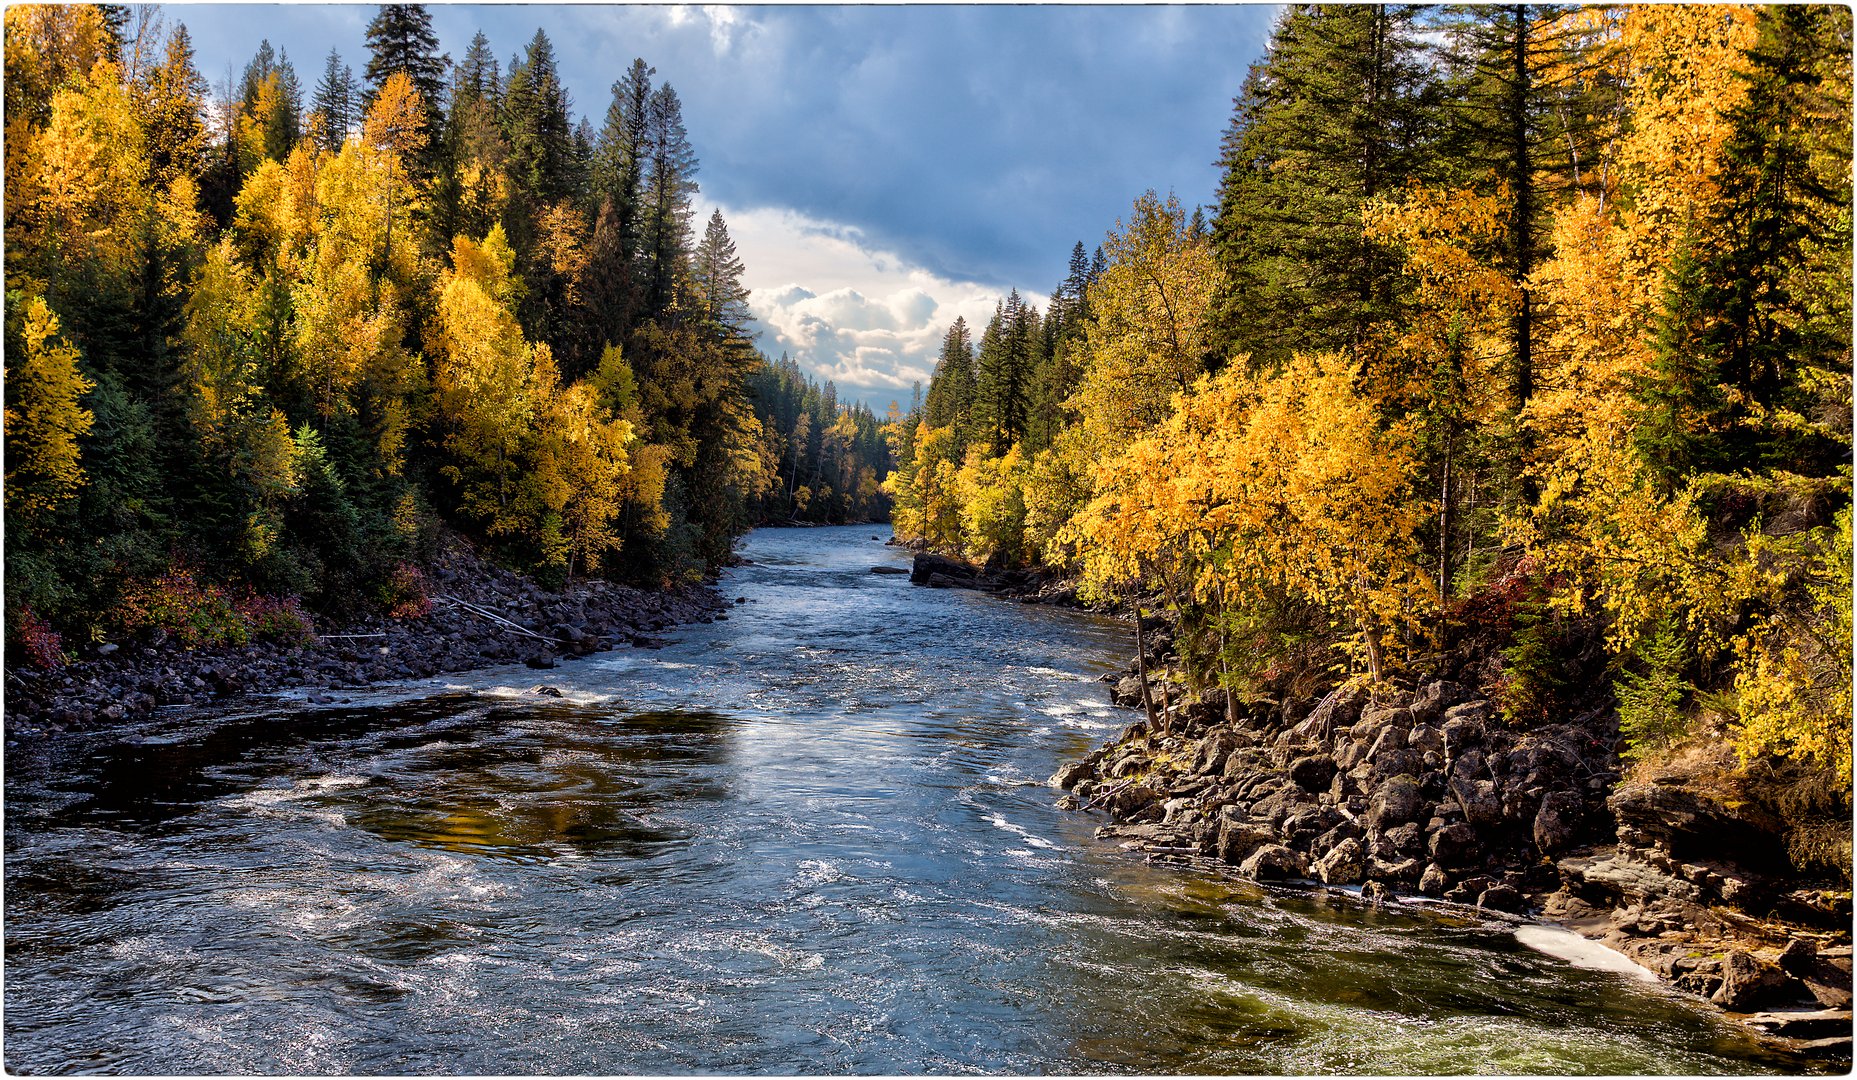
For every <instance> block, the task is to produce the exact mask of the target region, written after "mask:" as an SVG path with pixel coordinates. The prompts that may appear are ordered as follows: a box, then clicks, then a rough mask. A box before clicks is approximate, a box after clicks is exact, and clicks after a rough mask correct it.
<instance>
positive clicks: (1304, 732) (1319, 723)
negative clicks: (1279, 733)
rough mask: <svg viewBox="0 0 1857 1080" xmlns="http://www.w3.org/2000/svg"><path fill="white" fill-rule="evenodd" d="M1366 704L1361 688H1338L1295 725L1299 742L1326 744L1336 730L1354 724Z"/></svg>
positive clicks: (1363, 689) (1365, 697)
mask: <svg viewBox="0 0 1857 1080" xmlns="http://www.w3.org/2000/svg"><path fill="white" fill-rule="evenodd" d="M1366 703H1367V690H1366V688H1365V687H1361V686H1347V685H1344V686H1339V687H1336V688H1335V690H1334V691H1332V692H1331V693H1330V694H1329V695H1328V696H1327V697H1325V698H1323V699H1322V700H1321V701H1319V702H1317V703H1316V706H1315V708H1314V709H1311V710H1310V711H1309V715H1308V717H1307V718H1305V719H1303V720H1302V721H1301V722H1300V723H1298V724H1296V726H1295V731H1296V734H1297V735H1298V737H1299V739H1300V741H1304V742H1316V743H1326V742H1328V741H1329V740H1330V739H1332V738H1333V737H1334V734H1335V732H1336V730H1338V729H1340V728H1344V727H1347V726H1348V725H1349V724H1352V723H1354V721H1355V719H1356V718H1358V717H1359V716H1360V713H1361V706H1363V705H1365V704H1366Z"/></svg>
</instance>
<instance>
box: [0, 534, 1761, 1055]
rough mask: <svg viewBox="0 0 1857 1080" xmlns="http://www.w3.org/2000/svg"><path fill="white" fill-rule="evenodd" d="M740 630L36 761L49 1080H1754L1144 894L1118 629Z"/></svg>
mask: <svg viewBox="0 0 1857 1080" xmlns="http://www.w3.org/2000/svg"><path fill="white" fill-rule="evenodd" d="M747 554H748V555H749V557H750V558H751V559H753V560H754V563H753V565H750V566H746V567H743V568H741V569H738V570H736V571H733V572H732V573H731V574H730V576H729V577H728V578H727V579H726V580H725V582H724V585H723V588H724V590H725V592H727V594H728V595H729V596H731V597H736V596H740V597H743V598H745V600H746V601H747V602H745V603H743V604H740V605H738V606H737V607H736V608H735V610H734V611H733V613H732V618H731V619H730V620H729V621H727V622H721V623H716V624H714V625H711V626H700V627H690V628H687V629H685V630H682V631H679V633H678V638H679V639H680V640H679V642H678V643H677V644H675V645H673V646H671V647H669V648H666V649H663V650H661V651H655V652H621V653H614V654H609V655H605V656H601V657H597V658H593V659H589V660H585V661H580V662H578V663H575V664H570V665H566V666H564V667H562V668H560V669H558V670H556V671H551V672H548V673H547V674H546V678H547V681H548V683H549V684H550V685H551V686H553V687H554V688H556V689H557V690H559V691H560V693H561V695H562V696H561V697H559V698H554V697H545V696H539V695H536V694H534V693H531V692H530V691H531V689H532V688H533V687H534V686H535V682H534V679H535V675H534V673H532V672H528V671H526V670H521V669H502V670H492V671H485V672H480V673H477V674H475V675H472V676H469V677H462V678H457V679H454V680H452V683H453V684H454V685H452V686H450V687H449V688H441V687H432V686H426V687H422V688H415V689H413V690H409V691H406V692H404V693H402V694H401V695H400V697H399V699H398V700H389V699H386V698H383V699H381V700H380V701H378V702H376V703H375V704H371V705H367V706H365V707H362V706H350V707H346V708H342V709H336V710H308V709H304V708H301V707H284V706H278V707H274V708H255V707H252V706H247V714H246V715H233V714H227V715H222V716H220V717H218V718H216V719H212V720H211V721H210V722H208V721H207V720H206V719H204V718H202V717H201V716H200V715H199V714H197V713H192V714H184V715H179V716H171V717H168V718H166V719H164V720H162V721H158V722H151V723H148V724H146V725H144V726H142V727H141V728H139V729H138V730H136V731H134V732H132V733H131V734H130V735H129V736H128V737H127V738H116V737H112V738H102V737H99V738H97V739H95V740H93V741H91V742H88V743H75V744H72V745H71V746H70V747H67V748H65V749H64V750H62V751H59V752H57V753H54V754H52V755H50V756H48V757H46V758H44V759H43V760H34V761H30V762H16V761H9V763H8V768H9V775H8V776H7V781H8V785H7V793H8V799H7V807H6V844H7V859H6V866H5V872H6V1014H5V1023H6V1055H7V1065H8V1066H9V1067H10V1068H12V1069H14V1070H15V1071H21V1072H35V1073H37V1072H73V1071H87V1072H135V1073H164V1072H186V1073H219V1072H244V1073H269V1072H294V1073H329V1072H366V1073H422V1072H437V1073H484V1072H497V1073H608V1074H610V1073H624V1072H645V1073H680V1072H769V1071H773V1072H786V1071H795V1070H797V1071H805V1072H862V1073H920V1072H976V1071H983V1072H1141V1073H1156V1072H1161V1073H1164V1072H1196V1073H1260V1072H1261V1073H1269V1072H1287V1073H1305V1072H1373V1073H1440V1072H1442V1073H1458V1072H1547V1073H1632V1072H1691V1073H1711V1072H1712V1073H1742V1072H1758V1071H1771V1070H1775V1069H1782V1070H1783V1069H1794V1068H1797V1067H1798V1065H1797V1063H1795V1062H1791V1061H1789V1060H1787V1059H1785V1058H1782V1057H1778V1056H1775V1055H1772V1054H1768V1053H1765V1052H1763V1051H1762V1050H1761V1049H1760V1048H1759V1047H1758V1046H1756V1045H1755V1044H1754V1043H1753V1042H1751V1041H1750V1040H1748V1039H1747V1038H1745V1037H1744V1036H1743V1035H1741V1034H1740V1033H1739V1032H1738V1031H1737V1030H1736V1029H1733V1028H1731V1027H1729V1026H1728V1025H1726V1024H1724V1023H1722V1022H1721V1021H1720V1020H1718V1019H1717V1018H1716V1017H1714V1016H1712V1015H1710V1014H1709V1013H1708V1012H1706V1011H1704V1010H1703V1009H1701V1008H1700V1007H1697V1006H1695V1005H1693V1004H1691V1003H1689V1002H1686V1001H1684V1000H1681V999H1679V998H1676V997H1674V996H1671V995H1668V994H1666V993H1663V992H1662V991H1660V990H1658V989H1657V988H1655V987H1645V986H1642V985H1639V984H1635V983H1632V982H1630V981H1628V980H1626V979H1624V978H1622V977H1620V976H1618V975H1615V974H1610V973H1605V972H1594V971H1583V970H1578V969H1574V968H1570V967H1568V966H1566V965H1564V964H1562V963H1560V962H1558V961H1555V960H1552V959H1550V958H1548V957H1545V956H1542V955H1540V954H1537V953H1533V952H1530V951H1529V950H1527V949H1525V948H1523V947H1522V946H1521V945H1519V944H1518V943H1517V942H1516V941H1515V939H1514V937H1513V935H1512V934H1511V933H1510V932H1509V931H1508V930H1506V929H1505V928H1503V927H1502V926H1500V925H1486V924H1483V923H1479V922H1476V921H1473V920H1463V919H1459V920H1457V921H1449V920H1443V919H1439V918H1436V917H1431V916H1424V915H1420V914H1416V913H1412V912H1403V911H1399V910H1373V909H1367V908H1362V907H1360V906H1358V905H1355V904H1352V903H1348V902H1344V901H1341V900H1335V901H1327V900H1322V899H1319V898H1310V897H1301V896H1295V895H1284V894H1279V893H1272V892H1268V891H1265V890H1262V889H1259V888H1256V887H1253V886H1248V885H1245V884H1242V883H1238V882H1231V881H1225V880H1221V879H1215V878H1210V877H1204V876H1196V875H1191V874H1181V873H1178V872H1175V871H1169V870H1165V869H1162V868H1156V867H1151V866H1148V865H1146V864H1144V863H1142V862H1139V861H1137V860H1135V859H1132V858H1130V857H1129V856H1127V855H1125V854H1124V853H1122V852H1120V851H1117V850H1115V849H1113V848H1111V847H1109V846H1108V845H1106V844H1102V843H1099V842H1097V841H1096V840H1094V839H1093V837H1092V835H1091V830H1092V828H1093V826H1094V824H1095V822H1093V821H1091V820H1090V819H1088V818H1086V817H1081V816H1078V815H1072V814H1064V813H1061V812H1059V811H1057V810H1055V809H1054V808H1053V807H1052V805H1051V800H1052V795H1053V793H1052V792H1051V791H1050V790H1049V789H1048V788H1045V787H1043V786H1042V783H1041V781H1042V779H1043V778H1044V777H1045V776H1047V775H1049V774H1050V772H1051V771H1052V770H1053V769H1054V768H1055V767H1056V765H1057V763H1058V762H1059V761H1061V760H1062V759H1063V758H1065V757H1067V756H1071V755H1075V754H1077V753H1080V752H1082V751H1084V750H1085V749H1086V748H1087V747H1088V746H1090V745H1091V744H1092V743H1093V742H1094V741H1096V740H1098V739H1100V738H1102V737H1103V736H1104V735H1105V734H1107V733H1108V732H1110V731H1113V730H1114V729H1115V728H1117V727H1118V726H1120V725H1121V724H1123V723H1125V722H1126V721H1127V716H1126V715H1125V714H1123V713H1122V712H1120V711H1119V710H1115V709H1112V708H1111V707H1109V706H1108V704H1107V703H1106V701H1105V700H1104V695H1103V692H1102V689H1101V687H1100V686H1099V685H1097V684H1096V683H1095V682H1094V678H1095V676H1096V675H1098V674H1100V673H1102V672H1103V671H1106V670H1109V669H1110V668H1111V667H1112V666H1113V665H1114V663H1115V661H1116V660H1117V658H1118V656H1119V655H1120V653H1121V652H1122V651H1123V650H1124V649H1125V648H1126V643H1125V642H1124V641H1123V636H1122V633H1121V631H1120V629H1119V628H1117V627H1116V626H1114V625H1113V624H1109V623H1105V622H1102V621H1098V620H1093V619H1090V618H1088V617H1084V616H1078V615H1075V614H1074V613H1065V612H1053V611H1048V610H1043V609H1038V608H1024V607H1020V606H1018V605H1011V604H1005V603H1000V602H998V601H995V600H992V599H989V598H986V597H981V596H976V595H972V594H951V593H948V592H943V591H939V590H936V591H930V590H922V589H915V588H912V587H910V586H909V585H908V584H907V582H906V581H904V580H901V579H899V578H896V577H891V576H881V575H873V574H870V573H869V572H868V570H869V567H870V566H871V565H873V564H876V563H899V562H901V561H902V560H903V558H904V556H903V554H902V553H899V552H896V551H894V550H892V549H888V548H885V547H883V546H882V545H880V544H878V543H874V542H872V541H871V540H870V530H869V529H868V528H861V529H815V530H790V531H766V532H761V533H757V534H755V535H754V537H752V539H751V541H750V544H749V548H748V551H747Z"/></svg>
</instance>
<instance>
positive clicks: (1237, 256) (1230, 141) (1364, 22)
mask: <svg viewBox="0 0 1857 1080" xmlns="http://www.w3.org/2000/svg"><path fill="white" fill-rule="evenodd" d="M1417 11H1418V9H1416V8H1412V7H1398V6H1393V5H1386V4H1338V5H1332V6H1330V5H1322V6H1315V5H1297V6H1294V7H1292V8H1290V9H1289V10H1287V11H1286V12H1285V13H1284V14H1283V16H1282V17H1281V19H1280V21H1279V22H1278V24H1277V28H1276V30H1275V32H1274V33H1273V35H1272V38H1271V47H1270V51H1269V52H1268V53H1267V54H1266V56H1265V58H1264V59H1263V60H1260V61H1258V62H1257V63H1256V64H1254V65H1253V66H1252V69H1251V72H1250V75H1249V76H1248V77H1247V78H1246V79H1245V83H1244V88H1243V91H1242V92H1241V94H1240V95H1239V98H1238V101H1237V103H1236V107H1235V112H1234V114H1233V117H1232V122H1231V126H1230V128H1229V129H1228V130H1227V132H1226V135H1225V141H1224V146H1223V152H1222V154H1221V156H1220V162H1219V163H1220V166H1221V167H1222V168H1223V170H1224V178H1223V180H1222V181H1221V183H1220V188H1219V207H1218V220H1217V223H1216V226H1215V231H1214V241H1213V245H1214V251H1215V253H1216V254H1217V257H1218V261H1219V266H1220V268H1221V270H1222V271H1223V285H1222V286H1221V289H1220V293H1219V298H1218V313H1219V323H1220V325H1221V328H1222V333H1221V337H1222V340H1221V341H1220V342H1219V347H1218V348H1217V350H1215V351H1216V353H1217V354H1218V355H1219V356H1220V357H1223V356H1226V355H1231V354H1234V353H1246V354H1249V355H1250V356H1251V359H1252V363H1253V364H1255V365H1260V366H1264V367H1269V366H1272V365H1275V364H1278V363H1280V362H1281V361H1283V360H1284V359H1286V358H1287V357H1288V355H1289V353H1290V352H1291V351H1292V350H1294V349H1341V348H1350V349H1356V350H1358V349H1361V348H1364V347H1365V345H1366V343H1367V341H1368V339H1369V337H1370V336H1371V335H1372V334H1373V332H1374V328H1375V325H1376V324H1377V323H1378V322H1380V321H1381V320H1385V319H1388V318H1392V317H1396V315H1397V313H1398V305H1399V303H1400V294H1401V290H1402V286H1401V282H1400V273H1399V266H1398V263H1397V261H1396V260H1395V259H1393V258H1392V257H1391V256H1390V255H1389V254H1388V253H1387V252H1386V251H1385V250H1384V249H1383V248H1382V247H1381V246H1380V245H1379V244H1377V243H1375V242H1374V241H1372V240H1370V239H1368V238H1367V237H1366V236H1365V235H1364V234H1363V231H1362V219H1361V208H1362V206H1363V205H1364V204H1366V203H1367V202H1368V201H1369V200H1372V199H1374V198H1377V197H1380V196H1383V195H1386V194H1388V193H1390V192H1393V191H1395V190H1397V189H1398V188H1399V187H1400V186H1401V185H1403V184H1405V183H1406V182H1407V181H1408V180H1409V179H1411V178H1413V177H1415V176H1416V175H1417V174H1418V172H1419V169H1420V162H1421V153H1422V151H1423V150H1424V149H1425V146H1426V143H1427V136H1428V126H1429V125H1430V124H1431V122H1432V116H1433V114H1432V107H1431V104H1430V102H1429V100H1428V93H1427V69H1426V65H1425V63H1424V62H1423V58H1422V56H1421V45H1420V40H1419V37H1418V31H1417V28H1416V26H1415V20H1416V18H1417ZM1189 231H1191V227H1189Z"/></svg>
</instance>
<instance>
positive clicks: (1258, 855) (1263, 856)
mask: <svg viewBox="0 0 1857 1080" xmlns="http://www.w3.org/2000/svg"><path fill="white" fill-rule="evenodd" d="M1238 872H1239V873H1240V874H1243V875H1244V876H1245V877H1248V878H1252V879H1253V880H1256V881H1272V880H1275V881H1281V880H1283V879H1285V878H1294V877H1301V876H1302V874H1303V861H1302V856H1301V855H1298V854H1296V853H1295V852H1294V851H1291V850H1290V849H1289V848H1286V847H1284V846H1283V845H1282V844H1267V845H1265V846H1263V847H1261V848H1258V849H1257V850H1256V851H1254V852H1252V853H1251V857H1250V858H1248V859H1246V860H1245V861H1244V862H1243V863H1242V864H1241V865H1240V866H1239V867H1238Z"/></svg>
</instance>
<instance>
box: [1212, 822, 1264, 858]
mask: <svg viewBox="0 0 1857 1080" xmlns="http://www.w3.org/2000/svg"><path fill="white" fill-rule="evenodd" d="M1276 839H1277V834H1276V831H1275V830H1272V829H1265V828H1262V827H1260V826H1257V825H1253V824H1251V823H1249V822H1244V821H1223V822H1221V823H1220V824H1219V840H1218V855H1219V861H1220V862H1224V863H1229V864H1231V865H1233V866H1237V865H1240V864H1242V863H1243V862H1244V861H1245V860H1246V859H1249V858H1250V857H1251V856H1252V855H1253V854H1255V853H1256V852H1257V850H1258V849H1259V848H1263V847H1267V846H1270V845H1272V844H1274V843H1275V842H1276Z"/></svg>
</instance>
